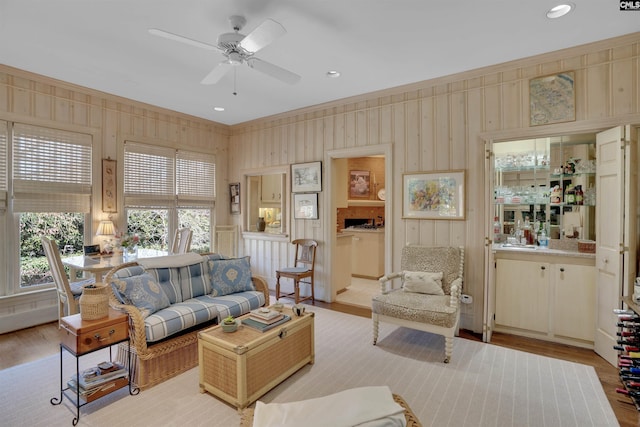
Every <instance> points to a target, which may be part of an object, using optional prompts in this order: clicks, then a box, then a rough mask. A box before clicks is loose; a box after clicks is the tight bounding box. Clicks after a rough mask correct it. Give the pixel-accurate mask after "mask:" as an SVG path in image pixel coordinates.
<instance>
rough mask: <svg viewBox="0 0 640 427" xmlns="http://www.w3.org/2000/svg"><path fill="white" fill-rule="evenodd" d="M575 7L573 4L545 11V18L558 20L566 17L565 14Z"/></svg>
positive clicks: (560, 5)
mask: <svg viewBox="0 0 640 427" xmlns="http://www.w3.org/2000/svg"><path fill="white" fill-rule="evenodd" d="M575 7H576V5H575V4H573V3H565V4H559V5H557V6H555V7H552V8H551V9H549V10H548V11H547V18H549V19H556V18H560V17H562V16H564V15H566V14H567V13H569V12H571V11H572V10H573V9H574V8H575Z"/></svg>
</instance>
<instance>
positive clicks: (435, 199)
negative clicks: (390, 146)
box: [402, 170, 465, 220]
mask: <svg viewBox="0 0 640 427" xmlns="http://www.w3.org/2000/svg"><path fill="white" fill-rule="evenodd" d="M402 217H403V218H410V219H450V220H463V219H465V172H464V170H450V171H435V172H418V173H407V174H404V175H403V177H402Z"/></svg>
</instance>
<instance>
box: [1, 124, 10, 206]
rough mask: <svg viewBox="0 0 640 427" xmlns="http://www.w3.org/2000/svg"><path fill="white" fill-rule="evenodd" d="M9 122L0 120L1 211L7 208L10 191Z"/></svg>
mask: <svg viewBox="0 0 640 427" xmlns="http://www.w3.org/2000/svg"><path fill="white" fill-rule="evenodd" d="M8 126H9V124H8V123H7V122H5V121H4V120H0V212H3V211H4V210H5V209H6V208H7V191H8V185H9V181H8V176H7V169H8V167H7V162H8V156H7V140H8V137H9V127H8Z"/></svg>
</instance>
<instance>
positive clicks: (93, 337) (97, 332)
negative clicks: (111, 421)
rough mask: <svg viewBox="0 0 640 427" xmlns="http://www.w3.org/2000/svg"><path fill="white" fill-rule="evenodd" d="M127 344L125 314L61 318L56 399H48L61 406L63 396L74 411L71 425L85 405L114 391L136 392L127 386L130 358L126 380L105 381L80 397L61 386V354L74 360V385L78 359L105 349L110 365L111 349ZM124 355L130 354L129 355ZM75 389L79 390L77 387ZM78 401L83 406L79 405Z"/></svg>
mask: <svg viewBox="0 0 640 427" xmlns="http://www.w3.org/2000/svg"><path fill="white" fill-rule="evenodd" d="M125 341H126V342H127V343H129V316H128V315H127V314H126V313H122V312H120V311H117V310H114V309H112V308H110V309H109V314H108V315H107V317H104V318H102V319H96V320H83V319H82V317H81V315H80V314H74V315H72V316H65V317H63V318H62V319H61V320H60V396H59V397H52V398H51V400H50V402H51V404H52V405H59V404H61V403H62V400H63V396H66V397H67V398H68V399H69V400H70V401H71V402H73V403H74V404H75V407H76V417H75V418H74V419H73V422H72V423H73V425H74V426H75V425H76V424H78V421H79V420H80V408H81V407H82V406H84V405H86V404H87V403H89V402H93V401H94V400H96V399H99V398H100V397H103V396H105V395H107V394H110V393H112V392H114V391H116V390H118V389H121V388H123V387H126V386H128V387H129V394H131V395H136V394H138V393H139V392H140V390H139V389H138V388H137V387H134V386H133V385H132V383H131V356H129V360H127V362H126V369H127V370H128V375H127V377H126V378H122V377H121V378H118V379H114V380H113V381H108V382H106V383H105V384H104V386H102V387H100V388H99V389H98V390H97V391H95V392H93V393H91V394H89V395H86V396H83V397H81V395H80V393H79V390H77V389H76V390H74V389H73V388H72V387H71V386H69V385H68V384H65V382H64V373H63V363H62V357H63V350H65V351H67V352H68V353H70V354H71V355H73V356H74V357H75V358H76V372H75V375H76V377H75V378H76V381H77V384H78V383H79V378H80V357H81V356H84V355H87V354H89V353H93V352H95V351H98V350H102V349H105V348H109V360H110V361H113V354H112V351H111V346H112V345H114V344H118V343H121V342H125ZM128 354H131V352H130V351H129V352H128ZM77 387H78V388H79V387H80V386H79V385H77ZM81 400H82V401H83V402H81Z"/></svg>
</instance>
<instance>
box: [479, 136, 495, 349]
mask: <svg viewBox="0 0 640 427" xmlns="http://www.w3.org/2000/svg"><path fill="white" fill-rule="evenodd" d="M493 163H494V162H493V155H492V150H491V142H489V141H487V142H485V168H484V170H485V174H486V177H487V178H486V183H485V184H486V185H485V186H484V189H485V190H484V191H485V194H484V199H485V200H488V201H489V203H487V209H488V212H487V216H486V218H487V220H486V221H485V230H486V231H485V233H486V236H487V237H485V239H484V241H485V260H486V262H485V269H486V271H485V278H484V321H483V325H482V340H483V341H484V342H491V335H492V334H493V328H494V326H495V318H496V281H495V271H496V269H495V260H494V258H493V250H492V248H491V243H492V236H493V228H492V224H493V217H494V215H495V206H494V204H493V203H491V202H492V201H493V189H494V188H495V186H494V184H495V183H494V182H493V179H494V175H495V174H494V164H493ZM489 218H490V220H489Z"/></svg>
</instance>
